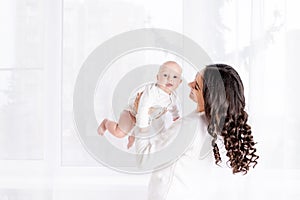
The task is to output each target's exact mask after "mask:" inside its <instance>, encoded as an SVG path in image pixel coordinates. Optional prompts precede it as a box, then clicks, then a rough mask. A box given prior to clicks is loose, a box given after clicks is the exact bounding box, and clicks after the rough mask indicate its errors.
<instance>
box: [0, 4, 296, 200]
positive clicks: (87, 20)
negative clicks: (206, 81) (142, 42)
mask: <svg viewBox="0 0 300 200" xmlns="http://www.w3.org/2000/svg"><path fill="white" fill-rule="evenodd" d="M299 8H300V4H299V2H298V1H297V0H245V1H239V0H211V1H206V0H189V1H183V0H175V1H174V0H166V1H161V0H153V1H146V0H113V1H109V0H101V1H96V0H88V1H87V0H64V1H62V0H55V1H52V0H44V1H39V0H25V1H17V0H11V1H5V0H0V43H1V45H0V98H1V99H0V199H16V200H19V199H25V198H28V199H56V200H57V199H73V200H77V199H78V200H79V199H83V198H87V197H88V198H89V199H99V198H101V199H112V200H113V199H120V198H121V197H122V198H124V199H127V198H131V199H132V200H134V199H146V192H147V181H148V178H149V177H148V176H133V175H125V174H120V173H117V172H115V171H112V170H110V169H107V168H105V167H103V166H101V165H100V164H98V163H97V162H96V161H95V160H94V159H93V158H92V157H91V156H90V155H89V154H88V153H87V152H86V150H85V149H84V148H83V146H82V145H81V143H80V141H79V139H78V137H77V135H76V132H75V128H74V122H73V116H72V97H73V90H74V83H75V80H76V76H77V74H78V72H79V70H80V67H81V65H82V63H83V62H84V60H85V59H86V58H87V56H88V55H89V54H90V53H91V52H92V51H93V50H94V49H95V48H96V47H97V46H98V45H100V44H101V43H103V42H104V41H106V40H108V39H109V38H111V37H112V36H115V35H117V34H120V33H122V32H124V31H129V30H134V29H138V28H149V27H150V28H163V29H169V30H173V31H177V32H179V33H182V34H184V35H186V36H188V37H190V38H191V39H192V40H194V41H195V42H197V43H198V44H199V45H200V46H202V47H203V48H204V49H205V51H206V52H207V53H208V54H209V56H210V57H211V58H212V60H213V62H215V63H217V62H224V63H227V64H230V65H232V66H234V67H235V68H236V69H237V70H238V72H239V73H240V75H241V77H242V79H243V81H244V84H245V90H246V91H245V92H246V99H247V111H248V113H249V123H250V125H251V126H252V130H253V135H254V138H255V140H256V141H257V142H258V144H257V149H258V154H259V155H260V159H259V164H258V165H257V167H256V169H254V170H252V172H251V174H250V176H249V177H247V178H246V179H245V180H244V182H243V184H241V185H240V186H239V188H238V189H237V192H236V194H235V196H234V198H237V199H239V198H240V197H243V199H247V198H248V199H269V198H274V199H296V198H298V197H299V195H300V194H299V191H298V188H297V186H298V185H299V184H300V170H299V169H300V158H299V156H298V155H297V152H298V151H299V150H300V149H299V145H298V144H297V142H298V141H299V139H300V136H299V134H298V133H299V131H298V124H299V123H298V121H299V120H300V117H299V112H300V109H299V106H298V105H297V103H298V102H300V95H299V89H298V88H297V87H298V85H299V84H298V83H299V78H298V74H300V73H299V72H300V70H299V68H298V65H297V64H298V63H299V55H298V54H299V53H298V52H299V51H300V42H299V41H300V40H299V39H300V23H299V20H298V19H299ZM164 56H165V55H163V54H160V53H157V52H156V53H153V52H152V53H151V52H150V53H149V52H145V54H142V53H141V52H140V54H138V53H137V54H135V55H134V54H132V55H129V56H128V57H126V58H124V59H120V60H119V63H118V64H120V65H131V66H140V65H143V64H147V63H148V64H154V63H155V64H157V63H159V62H160V61H161V60H162V58H166V57H164ZM98 106H99V105H98ZM220 181H221V182H223V183H224V185H226V187H230V185H229V184H227V182H226V180H220ZM224 187H225V186H224ZM245 194H247V196H246V197H245Z"/></svg>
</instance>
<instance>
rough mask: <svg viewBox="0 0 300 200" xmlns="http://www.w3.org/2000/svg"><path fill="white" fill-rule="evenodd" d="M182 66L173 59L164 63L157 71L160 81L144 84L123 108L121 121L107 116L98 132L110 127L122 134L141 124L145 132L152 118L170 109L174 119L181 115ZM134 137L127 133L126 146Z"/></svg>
mask: <svg viewBox="0 0 300 200" xmlns="http://www.w3.org/2000/svg"><path fill="white" fill-rule="evenodd" d="M181 74H182V69H181V67H180V66H179V65H178V64H177V63H176V62H174V61H167V62H165V63H164V64H162V65H161V66H160V68H159V72H158V74H157V82H156V83H151V84H148V85H146V86H145V89H144V90H143V91H142V92H141V93H138V94H137V96H136V98H135V101H134V103H132V104H131V105H129V106H128V108H126V109H124V110H123V111H122V113H121V114H120V118H119V122H118V123H116V122H114V121H110V120H108V119H104V120H103V121H102V122H101V124H100V125H99V127H98V130H97V131H98V133H99V134H100V135H103V134H104V132H105V131H106V130H108V131H109V132H110V133H111V134H112V135H114V136H116V137H118V138H123V137H125V136H127V135H128V133H129V132H130V131H131V130H132V129H133V127H134V126H137V127H138V128H139V131H140V132H146V131H148V130H149V128H150V126H151V121H152V120H153V119H158V118H159V117H161V116H162V115H163V114H165V113H166V112H167V111H169V112H171V113H172V117H173V121H175V120H177V119H178V118H179V110H178V107H177V104H176V102H177V101H176V96H175V95H174V91H175V90H176V89H177V88H178V86H179V85H180V83H181V82H182V79H181ZM134 140H135V137H134V136H133V135H132V136H129V137H128V145H127V148H130V147H131V146H132V145H133V143H134Z"/></svg>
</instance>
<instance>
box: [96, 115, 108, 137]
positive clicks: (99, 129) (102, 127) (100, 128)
mask: <svg viewBox="0 0 300 200" xmlns="http://www.w3.org/2000/svg"><path fill="white" fill-rule="evenodd" d="M106 121H107V119H104V120H103V121H102V122H101V124H100V125H99V126H98V129H97V132H98V134H99V135H104V132H105V131H106V127H105V123H106Z"/></svg>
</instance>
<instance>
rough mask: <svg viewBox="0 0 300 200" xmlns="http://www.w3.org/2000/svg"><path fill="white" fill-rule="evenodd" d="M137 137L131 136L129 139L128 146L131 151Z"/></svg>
mask: <svg viewBox="0 0 300 200" xmlns="http://www.w3.org/2000/svg"><path fill="white" fill-rule="evenodd" d="M134 140H135V137H134V136H132V135H131V136H129V137H128V144H127V149H129V148H130V147H132V145H133V143H134Z"/></svg>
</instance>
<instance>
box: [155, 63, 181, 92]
mask: <svg viewBox="0 0 300 200" xmlns="http://www.w3.org/2000/svg"><path fill="white" fill-rule="evenodd" d="M181 73H182V70H181V68H180V66H178V65H177V64H174V63H172V64H164V65H163V66H161V67H160V70H159V72H158V74H157V84H158V86H159V87H160V88H161V89H162V90H164V91H165V92H167V93H170V92H173V91H174V90H176V89H177V88H178V86H179V85H180V83H181V82H182V80H181Z"/></svg>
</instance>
